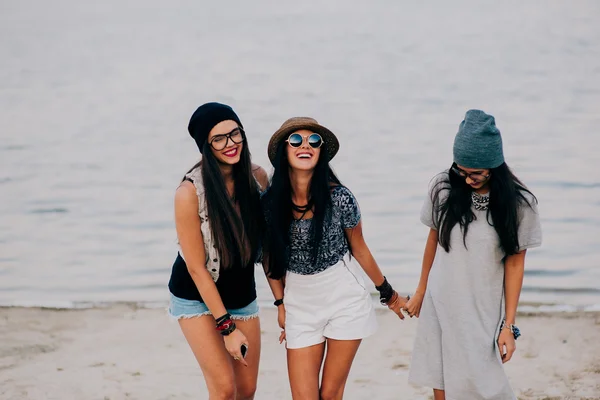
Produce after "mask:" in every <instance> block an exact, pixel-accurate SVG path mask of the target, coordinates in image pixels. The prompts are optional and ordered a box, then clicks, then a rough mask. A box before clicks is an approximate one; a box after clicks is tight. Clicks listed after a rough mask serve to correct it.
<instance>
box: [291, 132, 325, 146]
mask: <svg viewBox="0 0 600 400" xmlns="http://www.w3.org/2000/svg"><path fill="white" fill-rule="evenodd" d="M304 139H306V141H307V142H308V145H309V146H310V147H312V148H313V149H318V148H319V147H321V146H322V145H323V138H322V137H321V135H319V134H318V133H311V134H310V135H309V136H308V137H306V138H305V137H303V136H302V135H301V134H299V133H292V134H291V135H290V137H288V139H287V140H286V142H288V144H289V145H290V146H291V147H295V148H297V147H300V146H302V143H304Z"/></svg>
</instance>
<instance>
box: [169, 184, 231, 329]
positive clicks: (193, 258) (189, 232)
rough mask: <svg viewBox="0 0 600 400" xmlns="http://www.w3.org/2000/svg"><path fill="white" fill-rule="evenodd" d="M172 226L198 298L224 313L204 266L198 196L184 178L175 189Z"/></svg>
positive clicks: (216, 313)
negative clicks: (198, 295)
mask: <svg viewBox="0 0 600 400" xmlns="http://www.w3.org/2000/svg"><path fill="white" fill-rule="evenodd" d="M175 227H176V229H177V237H178V238H179V244H180V245H181V250H182V252H183V258H184V259H185V262H186V264H187V268H188V271H189V272H190V275H191V276H192V279H193V280H194V283H195V284H196V287H197V288H198V291H199V292H200V295H201V296H202V300H204V303H205V304H206V306H207V307H208V309H209V310H210V312H211V313H212V315H214V316H215V317H217V318H218V317H220V316H221V315H225V313H227V310H226V309H225V306H224V305H223V301H222V300H221V296H220V295H219V292H218V290H217V286H216V285H215V282H214V281H213V279H212V277H211V275H210V273H209V272H208V270H207V269H206V261H205V260H206V253H205V252H204V240H203V238H202V232H201V230H200V217H199V216H198V196H197V195H196V188H195V187H194V185H193V184H192V183H191V182H188V181H184V182H182V183H181V185H180V186H179V188H177V191H176V192H175Z"/></svg>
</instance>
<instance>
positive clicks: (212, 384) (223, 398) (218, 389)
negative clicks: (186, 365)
mask: <svg viewBox="0 0 600 400" xmlns="http://www.w3.org/2000/svg"><path fill="white" fill-rule="evenodd" d="M179 326H180V327H181V330H182V332H183V335H184V336H185V339H186V340H187V342H188V344H189V345H190V348H191V349H192V352H193V353H194V356H195V357H196V360H197V361H198V364H200V368H201V369H202V374H203V375H204V379H205V380H206V386H207V387H208V394H209V399H210V400H234V399H235V376H234V372H233V366H232V361H233V359H232V358H231V356H230V355H229V353H228V352H227V350H226V349H225V344H224V343H223V337H222V336H221V335H220V334H219V333H218V332H217V331H216V329H215V319H214V318H213V317H212V316H211V315H203V316H201V317H194V318H182V319H180V320H179Z"/></svg>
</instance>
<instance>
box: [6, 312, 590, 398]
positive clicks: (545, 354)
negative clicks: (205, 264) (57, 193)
mask: <svg viewBox="0 0 600 400" xmlns="http://www.w3.org/2000/svg"><path fill="white" fill-rule="evenodd" d="M260 317H261V332H262V352H261V365H260V372H259V381H258V390H257V394H256V398H257V399H277V400H280V399H290V398H291V396H290V392H289V384H288V380H287V369H286V366H285V365H286V361H285V348H284V346H281V345H279V343H278V341H277V337H278V335H279V328H278V327H277V322H276V312H275V310H274V309H270V308H267V307H263V308H262V309H261V311H260ZM377 320H378V323H379V330H378V331H377V333H376V334H374V335H373V336H371V337H369V338H366V339H365V340H364V341H363V344H362V345H361V347H360V349H359V352H358V354H357V357H356V359H355V362H354V364H353V367H352V370H351V372H350V376H349V378H348V384H347V388H346V395H345V397H344V399H347V400H364V399H367V398H370V397H371V396H372V395H373V393H374V392H375V391H376V392H377V393H378V398H380V399H383V400H396V399H398V398H406V399H411V400H430V396H431V390H430V389H428V388H421V387H415V386H411V385H410V384H409V383H408V381H407V377H408V370H409V365H410V358H411V353H412V344H413V341H414V336H415V332H416V327H417V321H418V320H417V319H406V320H405V321H400V320H399V319H398V318H397V317H396V316H395V315H394V314H392V313H391V312H389V311H387V310H385V309H378V310H377ZM517 323H518V325H519V327H520V328H521V331H522V332H523V336H522V338H519V340H518V342H517V352H516V353H515V356H514V358H513V360H511V361H510V362H509V363H508V364H506V367H505V369H506V372H507V375H508V377H509V380H510V382H511V385H512V386H513V389H514V390H515V393H516V394H517V396H518V399H519V400H544V399H545V400H550V399H551V400H558V399H571V400H574V399H581V400H583V399H585V400H591V399H600V342H599V341H598V340H597V336H598V331H599V327H600V312H580V313H543V314H533V315H531V314H529V313H519V317H518V319H517ZM0 371H1V373H0V398H2V399H4V398H7V399H15V400H20V399H44V400H53V399H61V400H63V399H78V400H86V399H93V400H96V399H100V400H118V399H124V400H125V399H127V400H131V399H144V400H147V399H157V400H164V399H198V398H200V399H203V398H204V399H206V398H208V396H207V394H206V389H205V385H204V381H203V379H202V376H201V372H200V368H199V367H198V365H197V364H196V361H195V359H194V357H193V355H192V353H191V351H190V350H189V348H188V345H187V343H186V342H185V340H184V338H183V335H182V334H181V331H180V330H179V326H178V324H177V323H176V322H175V321H173V320H171V319H170V318H169V317H168V315H167V314H166V311H165V310H164V309H156V308H155V309H150V308H139V307H138V306H137V305H136V304H135V303H121V304H118V305H117V304H112V305H111V306H108V307H105V308H94V309H90V308H87V309H48V308H32V307H28V308H23V307H21V308H20V307H0ZM83 383H85V384H83Z"/></svg>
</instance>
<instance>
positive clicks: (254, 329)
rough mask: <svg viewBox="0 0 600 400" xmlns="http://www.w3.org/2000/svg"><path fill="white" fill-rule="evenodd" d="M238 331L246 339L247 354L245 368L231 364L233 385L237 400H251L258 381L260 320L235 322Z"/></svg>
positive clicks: (234, 363)
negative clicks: (235, 389) (235, 388)
mask: <svg viewBox="0 0 600 400" xmlns="http://www.w3.org/2000/svg"><path fill="white" fill-rule="evenodd" d="M235 324H236V326H237V329H239V330H240V331H241V332H242V333H243V334H244V336H246V339H248V353H247V354H246V362H247V363H248V366H247V367H244V365H243V364H241V363H239V362H235V361H234V362H233V370H234V373H235V383H236V387H237V394H236V399H237V400H252V399H254V393H255V392H256V381H257V380H258V363H259V360H260V320H259V319H258V318H252V319H249V320H247V321H242V320H239V319H236V320H235Z"/></svg>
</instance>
